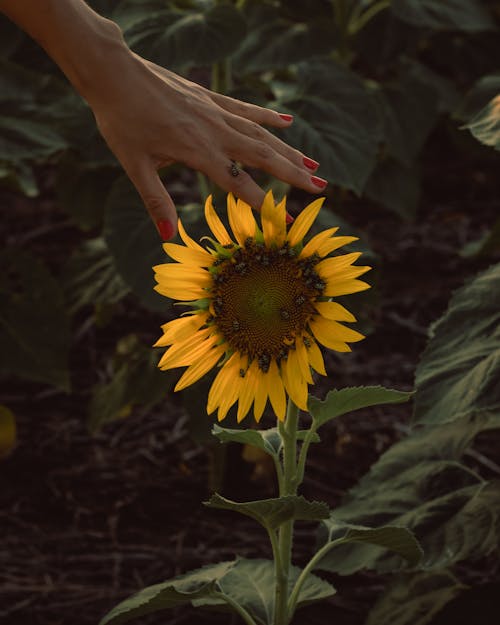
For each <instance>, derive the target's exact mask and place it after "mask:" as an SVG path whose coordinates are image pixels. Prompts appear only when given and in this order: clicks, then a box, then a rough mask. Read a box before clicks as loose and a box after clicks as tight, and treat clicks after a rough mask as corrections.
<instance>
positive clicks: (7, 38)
mask: <svg viewBox="0 0 500 625" xmlns="http://www.w3.org/2000/svg"><path fill="white" fill-rule="evenodd" d="M25 37H26V35H25V34H24V33H23V31H22V30H21V29H20V28H18V27H17V26H16V25H15V24H14V22H11V21H10V20H9V19H7V18H6V17H4V16H3V15H0V58H2V59H8V58H9V57H10V56H11V55H12V54H14V53H15V52H16V50H17V49H18V48H19V46H20V45H21V43H22V42H23V40H24V39H25Z"/></svg>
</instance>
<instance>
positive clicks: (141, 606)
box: [99, 558, 335, 625]
mask: <svg viewBox="0 0 500 625" xmlns="http://www.w3.org/2000/svg"><path fill="white" fill-rule="evenodd" d="M300 572H301V570H300V569H299V568H297V567H292V568H291V571H290V578H289V586H290V590H291V588H292V587H293V585H294V583H295V581H296V580H297V578H298V576H299V575H300ZM334 593H335V589H334V588H333V587H332V586H331V585H330V584H328V583H327V582H325V581H323V580H321V579H320V578H319V577H316V576H315V575H309V576H308V578H307V579H306V581H305V583H304V585H303V587H302V589H301V592H300V594H299V597H298V602H297V606H298V607H300V606H304V605H307V604H309V603H312V602H314V601H321V600H322V599H326V598H328V597H330V596H331V595H333V594H334ZM225 597H229V598H230V599H231V600H232V601H233V602H235V603H237V604H238V605H239V606H240V607H241V608H242V609H244V610H246V611H247V612H248V613H250V614H251V615H252V616H253V618H254V619H255V621H256V622H257V623H258V624H259V625H272V615H273V610H274V563H273V562H271V561H270V560H260V559H255V560H247V559H244V558H238V559H237V560H233V561H231V562H221V563H219V564H215V565H209V566H205V567H203V568H201V569H198V570H196V571H191V572H190V573H186V574H185V575H181V576H179V577H176V578H175V579H172V580H169V581H167V582H164V583H162V584H156V585H155V586H150V587H148V588H144V589H143V590H141V591H140V592H139V593H137V594H136V595H133V596H132V597H130V598H129V599H126V600H125V601H122V603H120V604H118V605H117V606H116V607H115V608H113V610H111V612H109V613H108V614H107V615H106V616H105V617H104V618H103V619H102V620H101V622H100V623H99V625H119V624H120V623H126V622H128V621H130V620H132V619H134V618H136V617H138V616H144V615H146V614H151V613H153V612H158V611H160V610H164V609H167V608H173V607H177V606H179V605H182V604H186V603H192V605H194V606H195V607H200V608H209V609H214V608H215V609H222V610H224V611H226V610H228V609H234V608H232V607H230V606H229V604H228V603H227V601H226V599H225Z"/></svg>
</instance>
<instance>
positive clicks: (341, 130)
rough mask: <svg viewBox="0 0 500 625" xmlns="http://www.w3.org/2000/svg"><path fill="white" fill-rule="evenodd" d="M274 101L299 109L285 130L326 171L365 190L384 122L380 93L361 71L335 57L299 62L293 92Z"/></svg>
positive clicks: (288, 138)
mask: <svg viewBox="0 0 500 625" xmlns="http://www.w3.org/2000/svg"><path fill="white" fill-rule="evenodd" d="M271 86H273V85H271ZM276 87H277V88H279V89H281V86H280V85H279V84H277V85H276ZM270 106H271V107H272V108H275V109H276V110H282V111H289V112H291V113H293V114H294V123H293V124H292V125H291V126H290V128H287V129H286V130H283V132H282V134H283V136H284V138H285V140H286V141H287V142H288V143H290V144H291V145H293V146H294V147H296V148H298V149H299V150H301V151H302V152H304V154H308V155H309V156H311V157H312V158H314V159H316V160H318V161H320V163H321V169H320V172H319V173H320V175H321V176H323V177H324V178H327V179H328V180H329V181H330V182H331V183H335V184H338V185H341V186H343V187H346V188H348V189H353V190H354V191H355V192H356V193H358V194H360V193H361V192H362V191H363V188H364V186H365V184H366V182H367V180H368V178H369V176H370V174H371V172H372V171H373V169H374V167H375V163H376V156H377V152H378V144H379V141H380V139H381V136H382V135H381V129H382V127H381V119H380V117H379V113H378V109H377V106H376V100H375V96H374V95H373V94H372V93H371V92H370V91H369V90H368V89H367V88H366V86H365V84H364V83H363V81H362V79H361V78H360V77H359V76H357V75H356V74H355V73H353V72H351V71H350V70H348V69H346V68H344V67H342V66H341V65H339V64H337V63H335V62H333V61H326V60H325V61H311V62H307V63H300V64H299V65H298V66H297V76H296V88H295V92H294V94H292V93H284V94H283V96H282V97H281V98H280V97H278V98H277V101H275V102H272V103H271V104H270Z"/></svg>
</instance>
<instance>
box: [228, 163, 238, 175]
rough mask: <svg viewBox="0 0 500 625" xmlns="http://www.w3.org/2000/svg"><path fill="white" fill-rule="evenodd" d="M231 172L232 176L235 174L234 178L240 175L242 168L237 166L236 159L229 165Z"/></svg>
mask: <svg viewBox="0 0 500 625" xmlns="http://www.w3.org/2000/svg"><path fill="white" fill-rule="evenodd" d="M229 173H230V174H231V176H233V178H236V177H237V176H239V175H240V170H239V169H238V167H237V166H236V162H235V161H231V165H230V166H229Z"/></svg>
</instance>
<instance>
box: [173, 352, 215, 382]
mask: <svg viewBox="0 0 500 625" xmlns="http://www.w3.org/2000/svg"><path fill="white" fill-rule="evenodd" d="M223 353H224V346H223V345H218V346H217V347H215V348H214V349H212V350H211V351H210V352H209V353H208V354H206V355H205V356H204V357H203V358H202V359H200V360H198V361H197V362H195V363H193V364H192V365H190V366H189V367H188V368H187V369H186V371H184V373H183V374H182V376H181V377H180V379H179V381H178V382H177V384H176V385H175V388H174V391H182V389H183V388H186V387H187V386H190V385H191V384H194V383H195V382H197V381H198V380H199V379H200V378H202V377H203V376H204V375H205V374H206V373H208V371H210V369H212V367H215V365H216V364H217V362H218V361H219V360H220V357H221V356H222V354H223Z"/></svg>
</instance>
